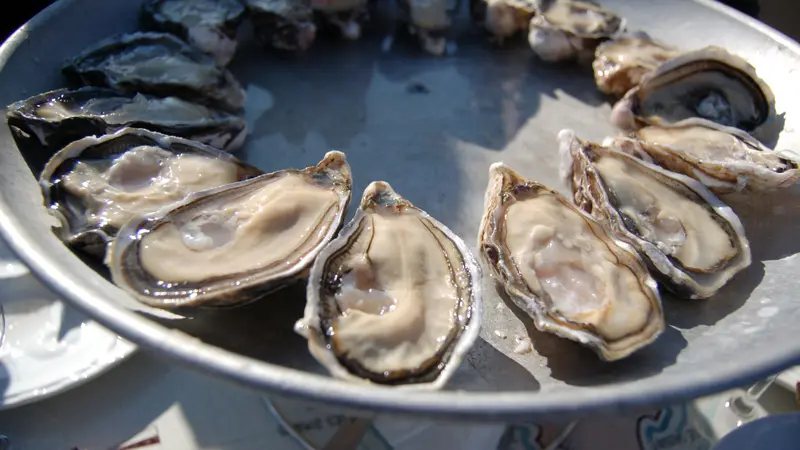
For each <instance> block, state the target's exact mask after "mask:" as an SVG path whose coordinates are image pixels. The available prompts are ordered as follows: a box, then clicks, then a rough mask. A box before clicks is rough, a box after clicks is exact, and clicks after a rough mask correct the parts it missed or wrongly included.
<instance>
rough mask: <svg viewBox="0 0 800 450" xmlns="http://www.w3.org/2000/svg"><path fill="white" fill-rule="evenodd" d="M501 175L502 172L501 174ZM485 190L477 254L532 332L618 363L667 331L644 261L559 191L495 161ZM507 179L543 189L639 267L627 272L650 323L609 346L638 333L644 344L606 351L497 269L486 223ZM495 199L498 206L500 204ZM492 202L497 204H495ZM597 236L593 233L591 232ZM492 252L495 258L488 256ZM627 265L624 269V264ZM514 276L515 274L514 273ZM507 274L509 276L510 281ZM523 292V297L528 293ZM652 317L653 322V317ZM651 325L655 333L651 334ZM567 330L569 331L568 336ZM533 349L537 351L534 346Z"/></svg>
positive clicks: (504, 269)
mask: <svg viewBox="0 0 800 450" xmlns="http://www.w3.org/2000/svg"><path fill="white" fill-rule="evenodd" d="M501 171H502V172H503V173H501ZM489 173H490V175H489V185H488V186H487V188H486V193H485V195H484V207H483V211H484V212H483V216H482V217H481V224H480V228H479V233H478V247H479V249H480V254H481V256H482V258H483V261H484V263H485V264H486V265H487V266H489V268H490V273H491V275H492V278H493V279H494V281H495V283H497V284H498V285H501V286H502V287H503V290H504V291H505V293H506V294H507V295H508V298H509V299H510V300H511V301H512V302H513V303H514V304H515V305H516V306H517V307H519V308H520V309H522V310H523V311H525V313H527V314H528V316H529V317H530V318H531V319H532V321H533V324H534V325H535V327H536V329H538V330H539V331H542V332H546V333H551V334H553V335H555V336H558V337H560V338H564V339H568V340H571V341H574V342H577V343H580V344H582V345H584V346H586V347H588V348H589V349H591V350H592V351H594V353H596V354H597V356H598V357H600V359H602V360H604V361H608V362H610V361H617V360H621V359H624V358H627V357H629V356H631V355H632V354H633V353H635V352H638V351H640V350H641V349H642V348H644V347H647V346H649V345H650V344H652V343H653V342H655V341H656V340H657V339H658V337H659V336H660V335H661V334H662V333H663V332H664V331H665V330H666V321H665V318H664V310H663V305H662V302H661V296H660V294H659V290H658V285H657V283H656V281H655V280H654V279H653V277H652V276H651V274H650V273H649V271H648V270H647V267H646V264H645V262H644V261H643V260H642V258H641V256H640V255H639V253H638V252H637V251H636V250H635V249H634V248H633V246H631V245H630V244H628V243H627V242H624V241H621V240H619V239H617V238H616V237H615V236H613V235H612V234H611V233H609V232H608V231H607V230H606V229H605V227H603V226H602V224H601V223H600V222H599V221H597V220H596V219H595V218H594V217H592V216H591V215H589V214H588V213H586V212H585V211H583V210H581V209H580V208H579V207H577V206H575V205H573V204H572V203H570V201H569V199H568V198H567V197H566V196H564V195H562V194H560V193H559V192H558V191H556V190H554V189H551V188H549V187H547V186H546V185H544V184H542V183H540V182H538V181H535V180H529V179H527V178H524V177H522V176H521V175H520V174H519V173H517V172H516V171H514V170H513V169H511V168H510V167H509V166H507V165H505V164H504V163H501V162H498V163H494V164H492V166H491V167H490V169H489ZM500 177H503V180H502V181H501V182H498V181H497V178H500ZM506 177H510V178H511V180H512V183H513V184H515V185H517V184H520V183H521V184H524V185H525V186H526V187H529V186H530V187H533V188H534V189H537V190H544V191H546V192H548V193H549V194H550V195H554V196H555V197H556V199H557V200H558V201H559V202H561V203H562V204H563V205H564V206H566V207H568V208H569V209H570V210H572V211H573V212H576V213H577V214H578V215H580V216H581V218H583V219H584V221H585V222H586V223H587V224H589V225H590V226H594V227H595V228H596V230H599V231H601V233H602V234H603V235H604V236H605V238H607V239H608V241H610V242H612V243H614V244H615V245H616V246H617V247H618V248H619V249H620V251H621V252H623V253H626V254H627V255H628V256H629V257H630V258H631V260H632V261H635V263H636V264H637V265H638V266H639V267H636V268H634V267H630V269H631V271H632V272H633V273H634V275H635V276H636V278H637V279H638V280H639V284H640V286H642V288H643V289H647V290H648V292H647V298H648V299H649V300H650V304H651V306H652V309H651V311H650V316H649V317H648V322H647V324H646V325H645V327H643V328H642V329H641V330H637V331H636V332H635V333H633V334H629V335H626V336H624V337H623V338H621V339H618V340H616V341H612V344H613V343H617V342H622V343H623V345H624V343H626V342H627V341H628V340H630V339H634V338H635V337H637V336H639V334H641V333H643V332H644V333H645V334H646V336H645V337H644V339H643V340H640V341H639V342H638V343H637V342H635V343H634V345H632V346H629V347H624V346H623V348H622V349H619V350H616V349H614V348H610V347H609V345H608V342H607V341H605V340H604V339H602V338H599V337H597V336H596V335H594V334H592V333H590V332H589V331H590V330H586V329H581V328H580V325H581V324H578V323H576V322H574V321H571V320H569V319H566V318H563V319H558V318H554V317H551V313H550V311H547V310H546V305H544V306H543V305H541V304H540V303H541V302H543V300H541V299H540V298H539V296H537V295H536V294H535V293H533V292H532V291H530V289H528V288H527V287H525V288H524V289H522V288H520V287H519V284H520V283H517V282H513V283H512V281H511V278H514V277H513V275H514V273H512V271H511V269H509V268H508V267H509V266H510V265H509V264H501V260H502V252H501V251H500V250H499V248H500V247H502V245H503V244H501V243H500V242H499V238H496V237H495V236H496V234H497V233H498V230H497V227H496V225H495V226H493V227H491V230H490V224H493V223H494V222H495V220H493V219H492V217H494V216H496V215H497V214H496V209H497V208H499V207H501V206H502V205H503V203H504V201H505V199H506V196H507V193H504V184H505V183H503V181H505V178H506ZM498 200H499V201H498ZM494 203H496V204H494ZM487 235H488V236H491V237H488V236H487ZM595 235H596V236H597V233H595ZM597 237H598V238H599V239H602V238H601V237H600V236H597ZM609 250H610V248H609ZM490 252H491V253H494V254H495V255H494V256H492V255H491V254H490ZM612 253H614V255H615V256H618V255H617V254H616V252H613V251H612ZM626 265H627V264H626ZM517 272H518V271H517ZM510 275H511V276H510ZM526 291H527V292H526ZM526 299H531V300H532V304H533V305H535V307H532V306H531V305H529V303H528V302H527V301H526ZM654 317H655V321H653V318H654ZM654 322H655V328H656V329H655V330H650V328H652V326H653V325H654ZM564 324H574V325H577V328H570V327H568V326H565V325H564ZM566 330H569V331H566ZM534 349H535V346H534Z"/></svg>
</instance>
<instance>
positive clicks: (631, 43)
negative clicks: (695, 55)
mask: <svg viewBox="0 0 800 450" xmlns="http://www.w3.org/2000/svg"><path fill="white" fill-rule="evenodd" d="M679 54H680V51H679V50H678V49H677V48H675V47H672V46H669V45H665V44H662V43H660V42H657V41H655V40H653V39H652V38H651V37H650V36H648V35H647V33H644V32H636V33H631V34H630V35H626V36H621V37H618V38H616V39H612V40H610V41H606V42H603V43H602V44H600V45H598V46H597V49H596V50H595V52H594V61H593V62H592V69H594V80H595V83H596V84H597V87H598V88H599V89H600V90H601V91H603V92H605V93H606V94H610V95H615V96H618V97H622V96H623V95H625V93H626V92H628V91H629V90H631V89H632V88H633V87H634V86H636V85H638V84H639V82H640V81H641V80H642V77H644V76H645V75H646V74H648V73H650V72H652V71H653V70H655V69H656V68H657V67H658V66H660V65H661V64H663V63H664V62H666V61H668V60H670V59H672V58H674V57H676V56H678V55H679Z"/></svg>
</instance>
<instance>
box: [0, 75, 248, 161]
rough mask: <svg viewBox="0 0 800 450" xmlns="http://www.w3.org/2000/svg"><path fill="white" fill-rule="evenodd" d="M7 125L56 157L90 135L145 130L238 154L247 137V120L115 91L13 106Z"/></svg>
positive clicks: (27, 145) (20, 141)
mask: <svg viewBox="0 0 800 450" xmlns="http://www.w3.org/2000/svg"><path fill="white" fill-rule="evenodd" d="M6 120H7V121H8V126H9V128H10V129H11V133H12V134H13V136H14V139H15V140H16V142H17V145H19V147H20V148H21V149H22V150H23V151H25V152H35V153H38V154H47V157H48V158H49V157H50V156H51V155H52V154H53V153H55V152H56V151H58V150H60V149H61V148H63V147H64V146H66V145H67V144H69V143H71V142H73V141H76V140H78V139H80V138H82V137H86V136H92V135H95V136H99V135H103V134H107V133H111V132H114V131H116V130H119V129H121V128H128V127H132V128H145V129H148V130H151V131H156V132H159V133H164V134H168V135H172V136H180V137H184V138H187V139H191V140H194V141H198V142H201V143H204V144H208V145H211V146H212V147H216V148H219V149H223V150H227V151H234V150H236V149H238V148H239V147H240V146H241V145H242V143H243V141H244V139H245V136H246V128H247V123H246V122H245V121H244V119H243V118H241V117H239V116H236V115H233V114H230V113H227V112H225V111H221V110H217V109H213V108H209V107H207V106H204V105H199V104H196V103H191V102H188V101H186V100H183V99H180V98H177V97H165V98H158V97H152V96H148V95H144V94H123V93H119V92H117V91H114V90H112V89H105V88H96V87H83V88H80V89H75V90H69V89H58V90H55V91H50V92H45V93H43V94H39V95H35V96H33V97H31V98H28V99H25V100H20V101H18V102H16V103H13V104H11V105H9V106H8V112H7V113H6Z"/></svg>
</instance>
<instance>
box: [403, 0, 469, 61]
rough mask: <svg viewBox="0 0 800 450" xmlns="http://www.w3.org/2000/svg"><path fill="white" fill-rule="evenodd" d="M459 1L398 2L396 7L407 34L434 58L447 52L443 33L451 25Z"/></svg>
mask: <svg viewBox="0 0 800 450" xmlns="http://www.w3.org/2000/svg"><path fill="white" fill-rule="evenodd" d="M459 5H460V0H455V4H453V1H452V0H398V7H399V8H400V11H401V12H402V14H403V16H404V20H405V22H406V23H407V24H408V32H409V33H410V34H411V35H413V36H416V38H417V40H418V41H419V43H420V46H422V48H423V49H424V50H425V51H426V52H428V53H430V54H432V55H436V56H442V55H444V54H445V53H447V51H448V42H447V37H446V36H445V33H446V32H447V30H448V29H449V28H450V25H452V23H453V15H454V13H455V11H457V10H458V6H459Z"/></svg>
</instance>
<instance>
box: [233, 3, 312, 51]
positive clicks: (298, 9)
mask: <svg viewBox="0 0 800 450" xmlns="http://www.w3.org/2000/svg"><path fill="white" fill-rule="evenodd" d="M245 5H246V6H247V14H248V15H249V16H250V21H251V22H253V29H254V33H255V36H256V39H258V40H259V41H260V42H261V43H262V44H263V45H265V46H268V47H273V48H277V49H281V50H289V51H296V50H307V49H308V48H309V47H311V44H313V43H314V39H315V38H316V36H317V27H316V25H314V11H313V10H312V9H311V3H310V1H307V0H245Z"/></svg>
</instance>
